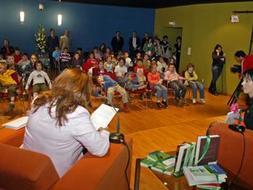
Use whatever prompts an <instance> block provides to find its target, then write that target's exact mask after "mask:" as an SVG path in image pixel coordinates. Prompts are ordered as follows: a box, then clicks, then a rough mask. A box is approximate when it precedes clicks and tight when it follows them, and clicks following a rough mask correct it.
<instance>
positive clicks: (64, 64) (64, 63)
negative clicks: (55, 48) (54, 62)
mask: <svg viewBox="0 0 253 190" xmlns="http://www.w3.org/2000/svg"><path fill="white" fill-rule="evenodd" d="M70 62H71V56H70V54H69V52H68V48H67V47H65V48H64V49H63V52H61V55H60V67H61V70H64V69H66V68H69V67H70Z"/></svg>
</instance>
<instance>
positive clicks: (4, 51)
mask: <svg viewBox="0 0 253 190" xmlns="http://www.w3.org/2000/svg"><path fill="white" fill-rule="evenodd" d="M13 53H14V48H13V47H12V46H10V42H9V40H7V39H4V40H3V46H2V48H1V51H0V54H1V55H2V56H3V59H6V57H7V56H8V55H12V54H13Z"/></svg>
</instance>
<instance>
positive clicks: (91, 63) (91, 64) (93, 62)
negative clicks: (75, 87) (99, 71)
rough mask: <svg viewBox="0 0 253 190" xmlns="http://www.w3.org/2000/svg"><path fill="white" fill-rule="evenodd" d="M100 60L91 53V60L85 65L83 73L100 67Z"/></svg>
mask: <svg viewBox="0 0 253 190" xmlns="http://www.w3.org/2000/svg"><path fill="white" fill-rule="evenodd" d="M98 64H99V63H98V60H97V59H95V56H94V53H93V52H90V54H89V58H88V59H87V60H86V61H85V62H84V63H83V66H82V68H83V71H84V72H86V73H87V72H88V71H89V69H90V68H92V67H96V68H97V67H98Z"/></svg>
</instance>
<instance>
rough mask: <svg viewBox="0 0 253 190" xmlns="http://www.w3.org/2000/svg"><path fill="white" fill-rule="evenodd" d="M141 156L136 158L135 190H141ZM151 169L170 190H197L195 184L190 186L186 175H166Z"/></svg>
mask: <svg viewBox="0 0 253 190" xmlns="http://www.w3.org/2000/svg"><path fill="white" fill-rule="evenodd" d="M141 160H142V159H141V158H137V159H136V164H135V181H134V190H139V182H140V175H141V167H142V166H141ZM150 171H151V172H152V173H153V174H154V175H155V176H156V177H157V178H158V179H159V180H160V181H161V182H162V183H163V184H164V186H165V187H166V188H168V189H169V190H195V189H197V188H196V187H195V186H192V187H191V186H189V185H188V182H187V180H186V178H185V177H184V176H181V177H175V176H173V175H166V174H163V173H160V172H156V171H154V170H151V169H150Z"/></svg>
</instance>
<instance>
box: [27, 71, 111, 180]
mask: <svg viewBox="0 0 253 190" xmlns="http://www.w3.org/2000/svg"><path fill="white" fill-rule="evenodd" d="M89 100H90V95H89V77H88V75H87V74H85V73H83V72H82V71H81V70H80V69H77V68H75V69H65V70H64V71H63V72H62V73H61V74H60V75H59V76H58V77H57V78H56V79H55V81H54V83H53V86H52V91H51V92H50V93H49V92H48V93H44V94H42V95H39V96H38V97H37V98H36V99H35V100H34V102H33V105H32V110H31V114H30V115H29V119H28V124H27V127H26V132H25V137H24V143H23V148H24V149H27V150H31V151H35V152H39V153H42V154H45V155H47V156H49V158H50V159H51V160H52V162H53V164H54V166H55V168H56V171H57V172H58V174H59V176H60V177H61V176H63V175H64V174H65V173H66V172H67V171H68V170H69V169H70V168H71V167H72V166H73V165H74V164H75V163H76V162H77V161H78V160H79V159H81V158H82V156H83V148H84V147H85V148H86V149H87V150H88V152H90V153H91V154H93V155H96V156H104V155H105V154H106V153H107V151H108V149H109V146H110V143H109V132H108V131H106V130H103V129H102V128H100V129H98V131H97V130H96V129H95V127H94V126H93V124H92V123H91V121H90V114H89V111H88V106H87V105H88V104H89ZM87 172H88V171H87Z"/></svg>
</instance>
